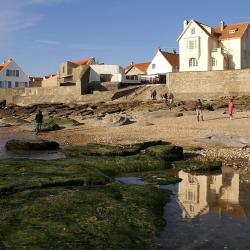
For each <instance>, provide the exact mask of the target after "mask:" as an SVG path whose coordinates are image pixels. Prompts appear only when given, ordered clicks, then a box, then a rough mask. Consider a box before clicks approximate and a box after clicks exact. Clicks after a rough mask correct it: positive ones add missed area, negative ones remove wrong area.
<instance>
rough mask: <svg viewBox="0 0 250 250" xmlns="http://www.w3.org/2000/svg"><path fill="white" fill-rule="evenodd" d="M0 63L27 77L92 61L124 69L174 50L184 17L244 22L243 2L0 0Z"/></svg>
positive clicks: (246, 3) (245, 3) (249, 17)
mask: <svg viewBox="0 0 250 250" xmlns="http://www.w3.org/2000/svg"><path fill="white" fill-rule="evenodd" d="M0 6H1V8H0V38H1V39H0V62H3V61H4V60H7V59H10V58H12V59H14V60H15V61H16V63H17V64H18V65H20V66H21V68H23V69H24V71H25V72H26V73H27V74H28V75H30V76H44V75H47V74H49V73H52V72H57V71H58V69H59V64H60V63H62V62H64V61H74V60H79V59H83V58H88V57H95V58H96V59H97V60H98V61H99V62H102V63H106V64H118V65H121V66H126V65H128V64H130V63H131V62H132V61H133V62H135V63H136V62H145V61H151V60H152V59H153V57H154V55H155V53H156V49H157V47H161V48H162V50H165V51H172V50H173V49H174V48H176V49H177V51H178V44H177V42H176V40H177V38H178V36H179V35H180V33H181V32H182V29H183V21H184V20H185V19H187V20H190V19H196V20H198V21H200V22H202V23H205V24H208V25H210V26H218V25H219V22H220V21H221V20H224V21H225V23H226V24H230V23H238V22H249V21H250V14H249V13H250V12H249V9H250V1H249V0H238V1H229V0H227V1H226V0H220V1H218V0H217V1H216V0H210V1H202V0H185V1H183V0H175V1H172V0H171V1H168V0H126V1H123V0H0Z"/></svg>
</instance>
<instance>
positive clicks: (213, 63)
mask: <svg viewBox="0 0 250 250" xmlns="http://www.w3.org/2000/svg"><path fill="white" fill-rule="evenodd" d="M212 66H217V60H216V59H215V58H214V57H212Z"/></svg>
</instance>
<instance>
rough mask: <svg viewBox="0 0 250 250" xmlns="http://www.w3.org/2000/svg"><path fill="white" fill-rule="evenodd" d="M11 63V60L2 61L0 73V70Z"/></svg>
mask: <svg viewBox="0 0 250 250" xmlns="http://www.w3.org/2000/svg"><path fill="white" fill-rule="evenodd" d="M10 63H11V60H8V61H6V62H4V63H3V64H0V73H1V71H2V70H4V69H5V68H6V67H7V66H8V65H9V64H10Z"/></svg>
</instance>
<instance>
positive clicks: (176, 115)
mask: <svg viewBox="0 0 250 250" xmlns="http://www.w3.org/2000/svg"><path fill="white" fill-rule="evenodd" d="M174 116H175V117H181V116H183V113H175V114H174Z"/></svg>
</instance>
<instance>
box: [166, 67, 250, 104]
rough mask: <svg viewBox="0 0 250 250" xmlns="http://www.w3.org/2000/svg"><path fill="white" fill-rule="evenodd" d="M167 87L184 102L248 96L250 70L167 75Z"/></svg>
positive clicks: (249, 91)
mask: <svg viewBox="0 0 250 250" xmlns="http://www.w3.org/2000/svg"><path fill="white" fill-rule="evenodd" d="M167 87H168V90H169V91H171V92H173V93H174V95H175V97H176V98H180V99H185V100H186V99H196V98H202V99H204V98H205V99H211V98H218V97H221V96H237V95H250V69H243V70H226V71H204V72H178V73H168V74H167Z"/></svg>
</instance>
